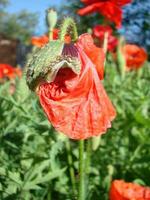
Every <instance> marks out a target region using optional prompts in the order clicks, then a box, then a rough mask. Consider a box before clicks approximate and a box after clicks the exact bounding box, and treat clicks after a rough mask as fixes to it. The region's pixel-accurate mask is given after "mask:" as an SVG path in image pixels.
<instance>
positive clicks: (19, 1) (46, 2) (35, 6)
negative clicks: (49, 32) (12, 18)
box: [7, 0, 63, 34]
mask: <svg viewBox="0 0 150 200" xmlns="http://www.w3.org/2000/svg"><path fill="white" fill-rule="evenodd" d="M61 3H63V0H10V4H9V5H8V7H7V11H8V12H10V13H15V12H19V11H21V10H23V9H26V10H28V11H31V12H37V13H38V14H39V24H38V26H37V30H36V32H37V34H41V33H42V32H44V31H45V10H46V9H47V8H49V7H53V6H59V5H61Z"/></svg>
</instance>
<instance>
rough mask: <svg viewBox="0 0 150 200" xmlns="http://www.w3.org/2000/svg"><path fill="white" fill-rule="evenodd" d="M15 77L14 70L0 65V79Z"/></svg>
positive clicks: (9, 66) (5, 65)
mask: <svg viewBox="0 0 150 200" xmlns="http://www.w3.org/2000/svg"><path fill="white" fill-rule="evenodd" d="M15 77H16V72H15V68H14V67H12V66H11V65H8V64H0V78H1V79H2V78H9V79H13V78H15Z"/></svg>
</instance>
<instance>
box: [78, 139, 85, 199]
mask: <svg viewBox="0 0 150 200" xmlns="http://www.w3.org/2000/svg"><path fill="white" fill-rule="evenodd" d="M84 187H85V173H84V140H80V141H79V188H78V189H79V197H78V200H85V191H84Z"/></svg>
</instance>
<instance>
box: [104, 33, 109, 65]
mask: <svg viewBox="0 0 150 200" xmlns="http://www.w3.org/2000/svg"><path fill="white" fill-rule="evenodd" d="M108 36H109V34H108V32H106V33H105V34H104V43H103V50H104V54H105V60H104V66H105V63H106V54H107V50H108Z"/></svg>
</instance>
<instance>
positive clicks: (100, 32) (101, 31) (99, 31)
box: [93, 25, 118, 51]
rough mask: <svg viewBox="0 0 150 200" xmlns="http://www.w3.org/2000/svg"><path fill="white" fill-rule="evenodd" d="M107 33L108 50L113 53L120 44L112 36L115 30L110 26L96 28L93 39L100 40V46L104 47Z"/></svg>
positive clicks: (97, 26)
mask: <svg viewBox="0 0 150 200" xmlns="http://www.w3.org/2000/svg"><path fill="white" fill-rule="evenodd" d="M106 32H107V33H108V46H107V49H108V51H113V50H114V49H115V48H116V46H117V44H118V39H117V38H116V37H114V36H113V35H112V32H113V30H112V28H111V27H110V26H105V25H96V26H94V28H93V37H94V38H96V39H98V42H99V45H100V46H102V45H103V43H104V36H105V33H106Z"/></svg>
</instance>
